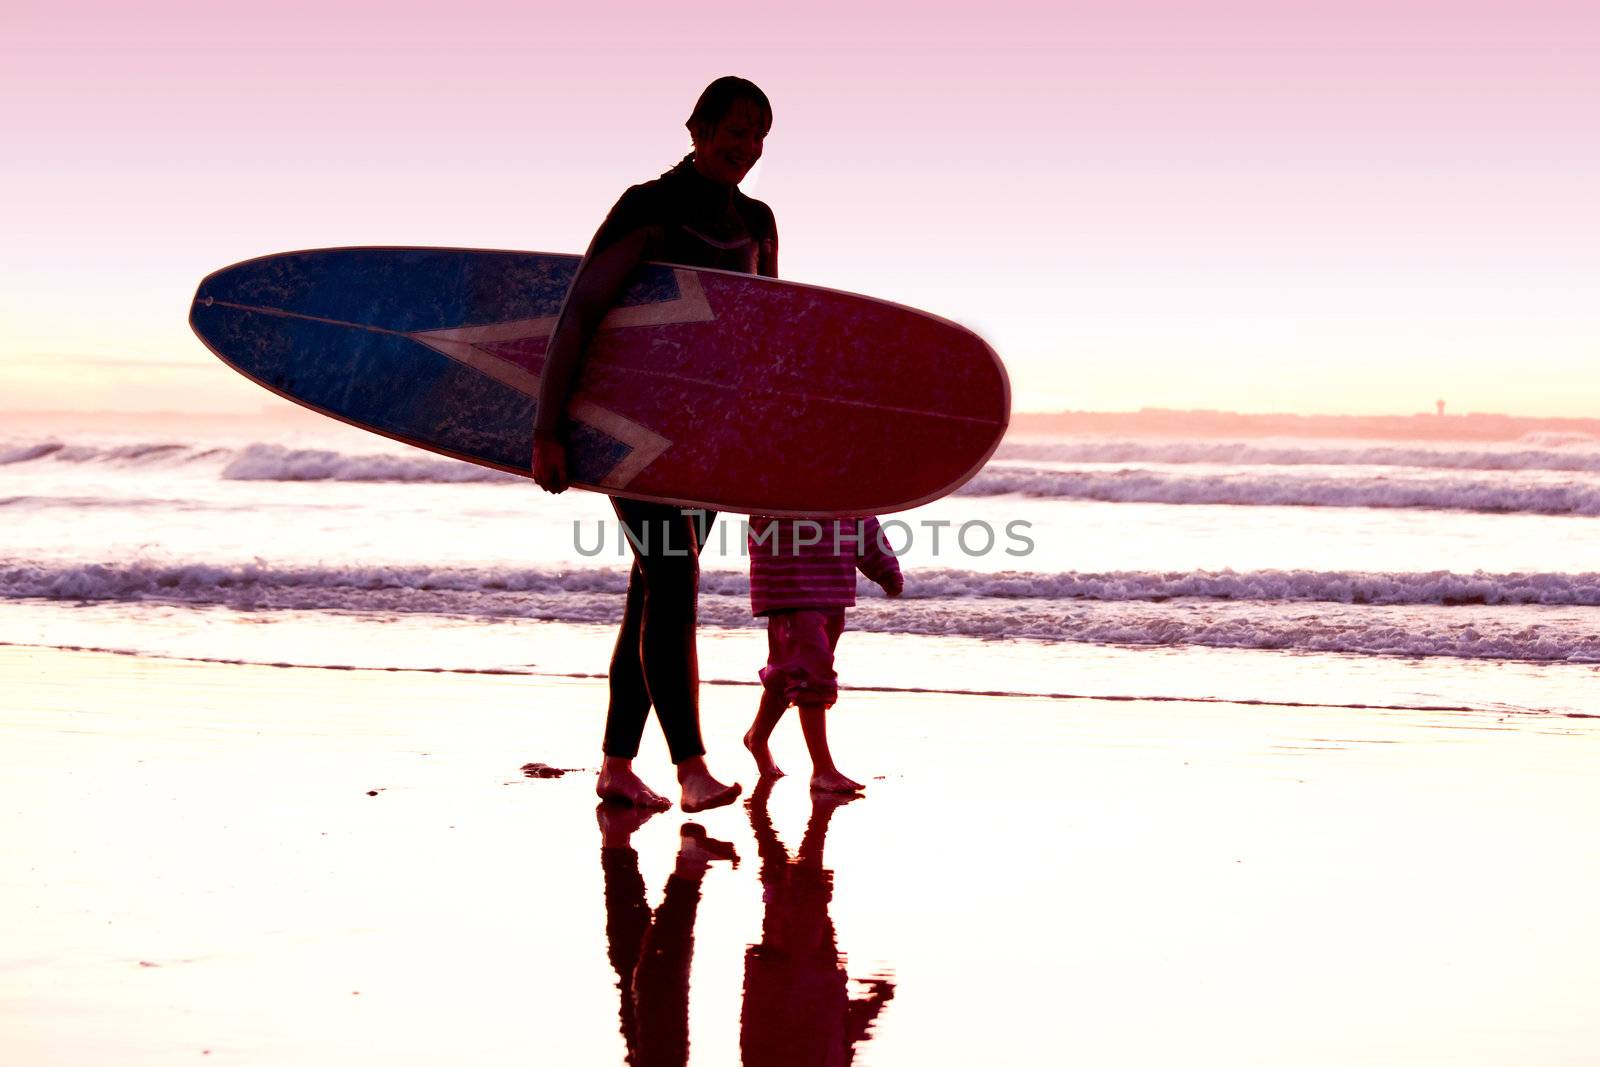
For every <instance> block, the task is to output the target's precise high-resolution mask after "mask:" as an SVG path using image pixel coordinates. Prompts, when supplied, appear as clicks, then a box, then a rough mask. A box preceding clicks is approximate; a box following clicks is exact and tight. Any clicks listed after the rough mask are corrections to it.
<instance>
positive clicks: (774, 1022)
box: [739, 779, 894, 1067]
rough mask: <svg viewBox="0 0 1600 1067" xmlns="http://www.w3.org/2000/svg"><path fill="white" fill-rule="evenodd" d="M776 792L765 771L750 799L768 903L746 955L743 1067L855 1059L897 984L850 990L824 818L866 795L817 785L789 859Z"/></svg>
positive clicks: (873, 983)
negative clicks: (775, 815) (773, 803)
mask: <svg viewBox="0 0 1600 1067" xmlns="http://www.w3.org/2000/svg"><path fill="white" fill-rule="evenodd" d="M771 792H772V780H771V779H765V780H763V781H762V783H761V784H760V785H759V786H757V787H756V790H755V792H754V793H753V794H752V795H751V797H750V799H749V800H747V801H746V802H745V808H746V810H748V811H749V813H750V826H751V828H752V829H753V830H754V831H755V834H756V847H757V850H758V851H759V853H760V856H761V889H762V899H763V900H764V901H765V902H766V912H765V914H764V916H763V917H762V921H761V941H760V943H759V944H755V945H751V946H750V948H749V949H747V950H746V951H745V954H744V1010H743V1011H742V1012H741V1013H740V1015H739V1050H740V1052H741V1054H742V1058H743V1060H744V1063H745V1064H746V1065H747V1067H783V1065H789V1064H793V1065H795V1067H801V1065H806V1067H809V1065H812V1064H819V1065H820V1064H827V1065H834V1064H846V1063H850V1062H851V1061H852V1060H854V1059H855V1049H856V1046H857V1045H858V1044H860V1043H862V1042H864V1041H866V1040H867V1039H868V1037H869V1031H870V1029H871V1027H872V1023H873V1020H874V1019H876V1018H877V1017H878V1013H879V1012H881V1011H882V1010H883V1007H884V1005H885V1004H886V1003H888V1001H889V1000H890V999H891V998H892V997H893V996H894V983H893V982H891V981H890V980H889V979H888V977H887V976H883V975H878V976H874V977H872V978H868V979H867V980H866V982H865V985H866V987H867V995H866V996H865V997H862V998H860V999H852V998H851V997H850V993H849V981H850V977H849V975H848V973H847V972H846V970H845V960H844V957H843V955H842V954H841V953H840V952H839V945H838V942H837V940H836V938H835V935H834V929H833V919H832V917H831V916H829V914H828V904H829V902H830V901H831V900H832V899H833V872H832V871H831V870H829V869H828V868H826V867H824V866H823V865H822V860H823V846H824V844H825V843H826V840H827V836H828V823H829V821H830V820H832V818H833V813H834V812H835V811H836V810H837V809H839V808H840V807H843V806H844V805H845V804H848V803H850V802H851V801H854V800H859V799H860V797H859V796H851V795H844V794H837V793H813V794H812V799H811V819H810V821H809V822H808V823H807V824H806V832H805V837H804V838H802V839H801V841H800V851H799V852H798V853H797V854H796V855H795V856H794V857H793V858H791V857H790V856H789V852H788V849H786V848H785V847H784V844H783V842H782V841H780V840H779V839H778V834H777V831H775V830H774V829H773V826H772V820H771V818H770V817H769V816H768V814H767V798H768V796H769V795H770V794H771Z"/></svg>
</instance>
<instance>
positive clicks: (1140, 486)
mask: <svg viewBox="0 0 1600 1067" xmlns="http://www.w3.org/2000/svg"><path fill="white" fill-rule="evenodd" d="M1218 449H1220V450H1222V451H1216V450H1218ZM1252 449H1256V446H1241V445H1209V444H1204V443H1192V444H1185V443H1175V444H1171V445H1161V444H1150V443H1147V442H1146V443H1140V442H1135V443H1127V442H1123V443H1117V442H1110V443H1088V444H1065V445H1063V444H1057V443H1048V444H1040V445H1038V446H1034V445H1031V444H1026V443H1021V444H1013V445H1008V446H1006V448H1005V449H1004V450H1003V451H1002V453H1001V454H1002V456H1003V457H1007V458H1008V459H1009V460H1010V461H1011V462H1017V461H1019V460H1022V459H1025V458H1028V457H1032V458H1033V459H1035V460H1039V461H1044V460H1045V459H1051V460H1059V461H1062V462H1067V461H1077V462H1091V461H1092V462H1109V461H1112V460H1113V458H1116V457H1120V458H1121V459H1123V460H1125V461H1128V462H1136V461H1141V460H1142V461H1145V462H1166V463H1180V462H1183V463H1191V464H1197V463H1201V462H1207V463H1223V462H1229V463H1259V462H1265V461H1268V460H1269V459H1270V455H1269V454H1270V453H1271V450H1260V451H1258V452H1257V453H1255V454H1252V452H1251V451H1250V450H1252ZM1241 450H1243V451H1241ZM1295 454H1299V455H1303V456H1305V457H1315V458H1316V459H1317V460H1318V461H1323V460H1329V459H1332V458H1334V455H1333V454H1332V453H1328V452H1323V451H1316V450H1312V451H1305V452H1302V453H1293V452H1290V453H1284V454H1282V455H1279V456H1278V457H1277V461H1280V462H1286V461H1287V460H1288V459H1289V458H1292V456H1293V455H1295ZM1375 455H1376V453H1375V452H1374V451H1372V450H1364V451H1360V452H1348V453H1346V458H1347V459H1348V460H1350V461H1351V462H1354V461H1355V460H1356V459H1357V458H1359V459H1362V460H1363V461H1366V460H1372V459H1374V458H1375ZM1430 455H1437V456H1443V457H1450V456H1454V455H1456V454H1453V453H1438V454H1433V453H1430ZM1462 455H1463V456H1464V457H1465V458H1466V459H1467V460H1470V462H1471V463H1475V464H1480V466H1478V467H1470V466H1469V465H1467V464H1465V463H1464V464H1462V465H1461V470H1460V471H1459V472H1458V473H1453V474H1452V473H1444V472H1441V473H1435V474H1429V473H1428V472H1426V471H1417V472H1415V473H1414V474H1411V475H1407V476H1395V475H1385V474H1373V473H1355V472H1352V473H1351V474H1349V475H1345V476H1340V475H1337V474H1334V473H1323V474H1311V473H1293V474H1275V473H1268V472H1264V471H1261V470H1255V471H1251V472H1242V473H1214V472H1209V471H1185V470H1181V469H1180V470H1172V469H1166V470H1143V469H1137V468H1130V469H1126V470H1096V471H1073V470H1054V469H1041V468H1036V467H1026V466H1007V465H1005V463H1001V464H998V465H991V466H990V467H988V468H987V469H985V470H984V471H982V472H981V473H980V474H979V475H978V476H977V477H976V478H974V479H973V480H972V481H971V482H969V483H967V485H965V486H964V487H962V488H961V489H960V490H958V493H959V495H965V496H980V497H981V496H1001V495H1006V494H1013V493H1015V494H1021V495H1024V496H1031V497H1036V498H1042V499H1056V500H1094V501H1101V502H1108V503H1144V504H1178V505H1183V504H1202V505H1203V504H1215V505H1234V506H1284V507H1347V508H1350V507H1364V508H1401V509H1451V510H1464V511H1475V512H1488V513H1525V514H1538V515H1575V516H1596V515H1600V479H1594V478H1589V477H1586V475H1587V474H1590V473H1600V454H1595V455H1592V456H1587V458H1585V457H1584V456H1582V455H1580V456H1569V457H1561V456H1559V455H1557V454H1556V453H1549V452H1545V453H1516V454H1510V453H1508V454H1506V456H1505V457H1501V458H1507V457H1516V456H1520V457H1521V459H1520V460H1518V461H1517V462H1516V463H1512V464H1511V465H1508V466H1506V467H1504V468H1494V469H1489V468H1486V467H1483V466H1481V464H1485V463H1487V462H1488V460H1487V459H1485V458H1484V457H1488V456H1492V455H1494V454H1492V453H1476V454H1462ZM1474 456H1475V457H1476V458H1474ZM1530 456H1543V457H1546V458H1543V459H1538V460H1537V461H1535V460H1534V459H1531V458H1529V457H1530ZM1182 457H1188V458H1187V459H1183V458H1182ZM1549 457H1555V458H1549ZM1391 458H1397V457H1391ZM1563 458H1565V459H1571V460H1573V461H1574V463H1578V464H1580V465H1578V466H1569V467H1567V468H1562V467H1558V466H1557V465H1556V464H1557V460H1561V459H1563ZM35 462H48V463H71V464H90V463H106V464H114V465H120V466H137V467H140V468H146V467H161V468H169V467H182V466H189V467H192V466H196V465H198V464H202V463H204V464H208V465H214V468H215V470H216V471H217V473H218V476H219V477H221V478H222V479H223V480H226V481H241V482H320V481H326V482H391V483H423V484H447V485H449V484H477V483H487V484H520V483H522V482H523V481H524V479H522V478H520V477H518V476H516V475H511V474H506V473H504V472H502V471H497V470H492V469H490V468H487V467H480V466H477V465H476V464H472V463H464V462H461V461H458V460H452V459H445V458H442V457H437V456H433V455H429V454H427V453H424V452H421V451H416V450H410V451H397V452H394V453H382V452H373V453H346V452H340V451H335V450H330V449H316V448H291V447H288V446H285V445H278V444H261V443H256V444H249V445H245V446H243V447H240V448H220V447H211V446H201V445H184V444H176V443H172V442H144V443H134V444H118V445H104V446H97V445H83V444H76V445H75V444H63V443H61V442H31V443H22V444H17V443H12V444H8V445H3V446H0V466H3V465H20V464H26V463H35ZM1307 462H1310V460H1309V459H1308V460H1307ZM1541 464H1542V465H1541ZM1584 464H1588V465H1584ZM202 469H212V468H211V467H210V466H207V467H204V468H202ZM1474 470H1477V471H1479V472H1480V473H1478V474H1476V475H1474V473H1473V471H1474ZM1558 470H1566V471H1568V472H1569V473H1570V474H1571V475H1572V477H1569V478H1566V479H1562V478H1560V476H1559V475H1558V474H1556V473H1553V472H1555V471H1558ZM1540 472H1545V473H1544V474H1543V475H1542V476H1541V474H1540Z"/></svg>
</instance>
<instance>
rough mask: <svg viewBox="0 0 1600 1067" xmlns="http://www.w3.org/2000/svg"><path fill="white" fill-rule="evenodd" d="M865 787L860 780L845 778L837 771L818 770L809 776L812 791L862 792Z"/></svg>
mask: <svg viewBox="0 0 1600 1067" xmlns="http://www.w3.org/2000/svg"><path fill="white" fill-rule="evenodd" d="M866 788H867V787H866V786H864V785H862V784H861V783H860V782H858V781H856V780H854V779H853V778H846V777H845V776H844V775H842V774H840V773H839V772H838V771H818V772H817V773H816V774H813V775H812V776H811V791H812V792H813V793H862V792H865V791H866Z"/></svg>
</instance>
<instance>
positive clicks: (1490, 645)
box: [0, 562, 1600, 663]
mask: <svg viewBox="0 0 1600 1067" xmlns="http://www.w3.org/2000/svg"><path fill="white" fill-rule="evenodd" d="M626 584H627V572H626V571H624V570H572V571H564V570H541V569H524V570H506V571H501V570H475V569H471V568H437V569H436V568H426V567H371V566H366V567H363V566H351V567H283V568H277V567H273V566H271V565H268V564H265V563H261V562H257V563H250V564H241V565H232V566H224V565H211V564H175V563H155V562H130V563H115V564H88V565H85V564H67V563H61V564H52V563H12V564H6V565H0V597H3V598H11V599H23V598H45V599H54V600H71V601H108V600H109V601H141V602H144V601H153V602H162V603H177V604H196V605H200V604H203V605H221V606H225V607H229V608H232V609H235V610H245V611H250V610H302V611H335V612H359V613H376V614H389V613H425V614H436V615H450V616H459V617H467V618H480V619H496V618H535V619H551V620H558V621H563V622H580V623H612V622H615V621H616V619H617V618H618V616H619V613H620V611H621V595H622V593H623V591H624V589H625V588H626ZM748 590H749V585H748V581H747V580H746V578H745V577H744V575H742V574H739V573H733V572H717V571H712V572H707V573H705V574H704V575H702V581H701V592H702V596H701V600H700V615H701V619H702V621H703V622H705V623H706V624H708V625H712V626H724V627H742V626H750V625H753V624H754V623H753V622H752V620H751V618H750V614H749V606H748V605H749V601H748ZM1596 606H1600V574H1584V575H1560V574H1526V575H1524V574H1515V575H1488V574H1476V575H1456V574H1449V573H1444V572H1439V573H1433V574H1346V573H1338V572H1325V573H1319V572H1287V571H1282V572H1280V571H1264V572H1255V573H1245V574H1236V573H1232V572H1198V573H1193V574H1156V573H1137V572H1130V573H1120V574H1098V575H1096V574H1086V575H1076V574H1060V575H1037V574H1021V573H1013V574H1000V575H993V574H980V573H976V572H968V571H956V570H945V571H936V572H930V573H927V574H925V575H924V574H919V575H916V576H914V577H913V580H912V582H911V583H910V584H909V585H908V587H907V590H906V595H905V597H904V599H902V600H900V601H894V602H891V601H889V600H887V599H885V598H883V597H881V596H878V595H876V594H875V593H873V594H869V595H867V596H865V597H864V598H863V602H862V604H861V605H860V606H859V608H858V610H857V611H856V612H854V613H853V614H852V617H851V626H852V627H854V628H856V629H863V630H871V631H875V632H882V633H903V634H938V635H954V636H967V637H980V638H1013V639H1032V640H1043V641H1071V642H1088V643H1095V644H1119V645H1123V644H1125V645H1182V644H1194V645H1204V646H1210V647H1222V648H1259V649H1281V650H1295V651H1316V652H1346V653H1356V654H1398V655H1410V656H1460V657H1464V658H1471V659H1486V658H1487V659H1528V660H1545V661H1549V660H1557V661H1567V662H1581V663H1600V628H1597V627H1596V626H1595V625H1594V623H1593V620H1590V619H1587V618H1577V619H1574V618H1572V617H1571V613H1570V612H1567V613H1565V614H1562V613H1561V612H1555V613H1551V612H1550V610H1549V609H1562V608H1592V607H1596Z"/></svg>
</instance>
